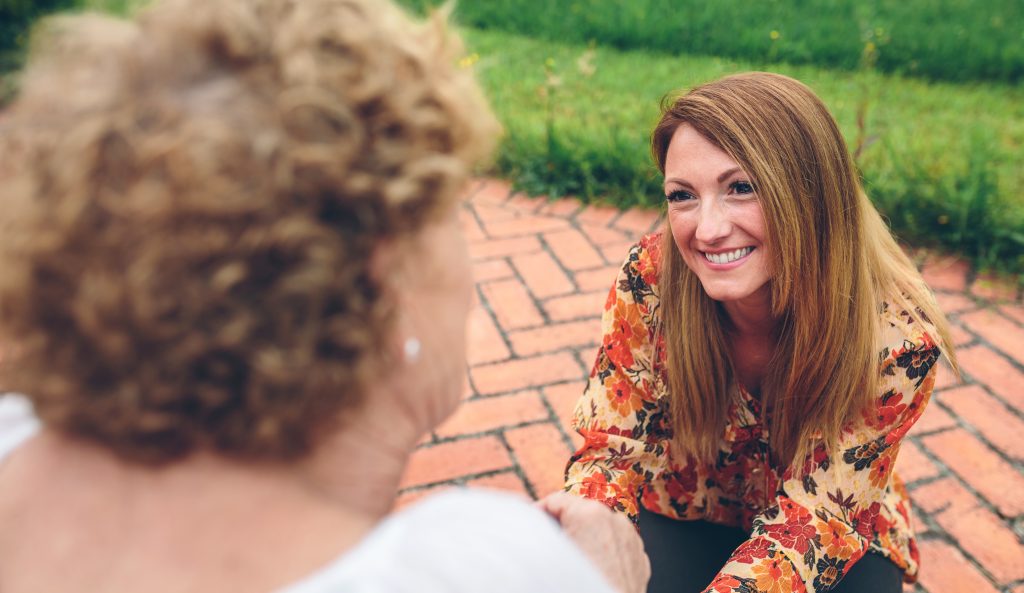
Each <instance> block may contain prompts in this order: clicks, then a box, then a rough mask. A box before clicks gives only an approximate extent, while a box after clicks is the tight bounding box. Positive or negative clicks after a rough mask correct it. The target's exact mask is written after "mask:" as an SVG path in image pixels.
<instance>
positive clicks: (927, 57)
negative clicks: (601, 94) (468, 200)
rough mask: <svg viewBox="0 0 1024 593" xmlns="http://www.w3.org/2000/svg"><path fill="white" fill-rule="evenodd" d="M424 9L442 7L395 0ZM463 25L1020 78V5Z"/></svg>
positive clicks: (819, 0) (624, 44) (974, 0)
mask: <svg viewBox="0 0 1024 593" xmlns="http://www.w3.org/2000/svg"><path fill="white" fill-rule="evenodd" d="M402 2H403V4H405V5H406V6H410V7H413V8H415V9H418V10H421V11H422V10H423V9H424V8H426V7H430V6H436V5H438V4H440V3H441V0H402ZM456 14H457V16H458V18H459V21H460V22H461V23H463V24H465V25H468V26H473V27H478V28H487V29H491V30H502V31H506V32H512V33H519V34H524V35H528V36H531V37H537V38H543V39H548V40H556V41H574V42H581V43H586V42H589V41H591V40H596V41H597V42H598V43H600V44H602V45H605V46H608V47H615V48H619V49H650V50H657V51H662V52H668V53H670V54H679V55H681V54H691V55H714V56H728V57H734V58H744V59H751V60H757V61H759V62H764V63H775V62H788V63H802V64H816V65H819V66H825V67H829V68H840V69H847V70H851V69H856V68H858V67H860V66H861V65H862V64H863V63H864V62H865V61H867V62H874V63H876V64H877V67H878V68H879V69H881V70H882V71H885V72H898V73H904V74H914V75H919V76H923V77H926V78H929V79H934V80H953V81H963V80H997V81H1004V82H1010V83H1013V82H1019V81H1021V80H1022V79H1024V3H1022V2H1021V1H1020V0H869V1H865V0H757V1H751V0H713V1H698V0H463V1H461V2H458V3H457V6H456Z"/></svg>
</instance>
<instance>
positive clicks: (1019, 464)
mask: <svg viewBox="0 0 1024 593" xmlns="http://www.w3.org/2000/svg"><path fill="white" fill-rule="evenodd" d="M969 386H973V387H978V388H980V389H982V391H984V392H986V393H988V392H989V391H988V389H987V387H988V386H987V385H982V384H979V383H971V384H969V385H967V384H965V385H961V386H960V387H969ZM989 395H992V396H993V397H996V396H995V394H992V393H989ZM996 400H997V401H1002V400H1000V399H999V398H998V397H996ZM1004 403H1005V402H1004ZM929 405H932V406H938V407H939V409H940V410H943V411H945V412H946V413H947V414H949V415H950V416H951V417H952V418H953V420H954V421H955V422H956V423H957V427H959V428H961V429H962V430H965V431H967V433H968V434H971V435H973V436H974V437H975V438H977V439H978V440H979V441H981V443H982V444H983V445H985V448H987V449H991V450H992V451H994V452H995V453H996V455H997V456H998V457H999V458H1000V459H1002V460H1003V461H1005V462H1006V463H1008V464H1009V465H1010V467H1012V468H1013V469H1015V470H1017V472H1018V473H1020V474H1021V476H1024V461H1017V460H1016V459H1014V458H1012V457H1010V456H1009V455H1007V454H1006V452H1005V451H1003V450H1002V449H1001V448H1000V447H998V446H996V444H995V443H993V442H991V441H989V440H988V438H987V437H986V436H985V434H984V433H983V432H981V431H980V430H978V428H977V427H975V426H974V425H973V424H970V423H969V422H967V420H965V419H964V418H961V417H960V415H959V414H957V413H956V411H954V410H953V408H951V407H949V406H948V405H947V404H946V403H945V402H943V401H942V400H941V399H938V398H934V397H933V398H932V401H931V402H930V403H929ZM1006 407H1007V408H1009V409H1010V410H1011V411H1013V412H1016V410H1014V409H1013V406H1006ZM1013 415H1014V416H1019V414H1016V413H1014V414H1013ZM940 432H944V431H943V430H937V431H934V432H933V433H929V435H931V434H936V433H940Z"/></svg>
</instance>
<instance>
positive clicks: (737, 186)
mask: <svg viewBox="0 0 1024 593" xmlns="http://www.w3.org/2000/svg"><path fill="white" fill-rule="evenodd" d="M730 187H731V188H732V191H734V192H736V193H738V194H752V193H754V186H753V184H751V183H750V182H749V181H734V182H733V183H732V185H731V186H730Z"/></svg>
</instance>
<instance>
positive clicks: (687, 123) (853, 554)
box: [567, 73, 955, 593]
mask: <svg viewBox="0 0 1024 593" xmlns="http://www.w3.org/2000/svg"><path fill="white" fill-rule="evenodd" d="M651 144H652V152H653V155H654V158H655V161H656V162H657V164H658V167H659V169H660V170H661V171H662V172H663V173H664V175H665V185H664V191H665V197H666V202H667V217H666V218H667V224H666V229H665V230H664V231H663V232H662V233H660V234H656V235H653V236H650V237H646V238H644V239H643V240H642V241H641V242H640V243H639V244H638V245H636V246H634V247H633V249H632V250H631V251H630V253H629V256H628V258H627V260H626V262H625V264H624V266H623V269H622V272H621V273H620V275H619V277H618V279H617V280H616V283H615V286H614V289H613V291H612V294H611V295H610V297H609V300H608V306H607V308H606V312H605V317H604V330H605V336H604V340H603V343H602V347H601V349H600V350H599V352H598V356H597V362H596V363H595V366H594V371H593V372H592V374H591V378H590V382H589V384H588V386H587V389H586V391H585V393H584V395H583V398H582V399H581V401H580V404H579V405H578V407H577V410H576V415H575V425H576V427H577V429H578V430H579V432H580V433H581V434H582V435H583V437H584V439H585V443H584V445H583V447H581V449H580V450H579V451H577V452H576V454H575V455H574V456H573V457H572V459H571V460H570V463H569V466H568V468H567V490H569V491H570V492H573V493H576V494H579V495H582V496H585V497H587V498H592V499H596V500H599V501H602V502H604V503H605V504H607V505H608V506H610V507H611V508H613V509H614V510H616V511H620V512H623V513H625V514H627V515H628V516H629V517H630V518H631V519H633V520H634V521H638V522H639V528H640V532H641V535H642V536H643V539H644V543H645V547H646V549H647V552H648V554H649V555H650V558H651V565H652V578H651V586H650V588H649V591H691V590H699V589H701V588H702V587H705V586H707V587H708V588H707V589H705V590H706V591H717V592H723V593H727V592H734V591H735V592H738V591H776V592H787V591H805V590H806V591H827V590H834V591H861V590H871V591H880V592H893V593H895V592H898V591H899V590H900V587H901V585H900V577H901V576H902V577H904V579H905V580H907V581H909V582H912V581H913V580H914V579H915V578H916V575H917V570H918V553H917V547H916V545H915V543H914V541H913V530H912V528H911V527H910V524H909V521H910V514H909V508H908V504H909V501H908V500H907V497H906V492H905V490H904V488H903V485H902V482H901V481H900V479H899V477H898V476H897V475H895V474H894V473H893V471H892V467H893V463H894V461H895V457H896V454H897V452H898V451H899V445H900V441H901V439H902V437H903V436H904V435H905V434H906V432H907V430H909V428H910V427H911V425H913V423H914V422H915V421H916V420H917V418H918V417H919V416H920V414H921V412H922V411H923V409H924V406H925V404H926V403H927V401H928V398H929V396H930V394H931V390H932V386H933V384H934V379H935V368H936V367H935V364H936V362H937V360H938V358H939V357H940V355H945V356H946V357H947V358H948V359H949V361H950V362H951V363H952V364H953V366H954V367H955V360H954V358H953V352H952V348H951V346H950V341H949V336H948V331H947V327H946V322H945V319H944V318H943V315H942V313H941V311H940V310H939V309H938V307H937V305H936V303H935V301H934V298H933V296H932V295H931V293H930V292H929V290H928V288H927V287H926V286H925V284H924V282H923V280H922V279H921V277H920V275H919V274H918V273H917V271H916V269H915V268H914V266H913V264H912V263H911V262H910V260H909V259H908V258H907V256H906V255H905V254H904V253H903V252H902V251H901V250H900V248H899V246H898V245H897V244H896V242H895V240H894V239H893V237H892V235H891V234H890V233H889V230H888V228H887V227H886V226H885V224H884V223H883V221H882V219H881V217H880V216H879V215H878V213H877V212H876V211H875V209H874V207H873V206H872V205H871V202H870V201H869V200H868V198H867V196H866V194H865V193H864V191H863V190H862V188H861V187H860V184H859V181H858V175H857V172H856V170H855V168H854V165H853V162H852V159H851V158H850V154H849V152H848V150H847V147H846V145H845V143H844V141H843V137H842V135H841V134H840V132H839V129H838V127H837V126H836V124H835V121H834V120H833V118H832V116H831V115H830V114H829V112H828V110H827V109H826V108H825V106H824V104H823V103H822V102H821V101H820V100H819V99H818V98H817V97H816V96H815V95H814V93H813V92H812V91H811V90H810V89H808V88H807V87H806V86H805V85H803V84H801V83H800V82H798V81H796V80H793V79H791V78H787V77H785V76H780V75H776V74H767V73H749V74H742V75H736V76H730V77H726V78H723V79H721V80H718V81H715V82H711V83H708V84H705V85H702V86H699V87H697V88H695V89H693V90H691V91H690V92H688V93H686V94H684V95H682V96H680V97H679V98H678V99H676V100H675V101H673V102H671V103H670V104H667V105H665V106H664V109H663V115H662V118H661V121H660V122H659V124H658V125H657V127H656V128H655V130H654V132H653V134H652V142H651ZM632 319H639V320H640V323H639V324H640V325H642V327H641V328H639V329H637V328H636V327H635V326H636V325H637V323H633V322H626V321H625V320H632ZM624 328H629V331H628V332H625V329H624ZM625 333H628V334H629V335H628V336H625ZM623 344H626V347H623ZM624 402H627V403H628V404H624ZM638 499H639V500H638ZM638 503H639V504H638ZM708 583H711V584H710V585H708Z"/></svg>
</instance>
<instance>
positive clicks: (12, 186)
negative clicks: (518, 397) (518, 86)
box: [0, 0, 497, 463]
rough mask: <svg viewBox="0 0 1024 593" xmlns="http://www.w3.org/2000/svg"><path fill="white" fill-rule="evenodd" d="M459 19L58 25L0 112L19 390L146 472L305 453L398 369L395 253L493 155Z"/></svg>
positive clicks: (296, 12) (229, 17) (365, 0)
mask: <svg viewBox="0 0 1024 593" xmlns="http://www.w3.org/2000/svg"><path fill="white" fill-rule="evenodd" d="M444 21H445V19H444V17H443V16H436V17H435V18H433V19H431V20H429V21H428V22H425V23H414V22H412V21H410V20H409V19H408V18H407V17H406V16H405V15H404V14H403V13H402V12H401V11H400V10H399V9H397V8H395V7H394V6H392V5H391V4H390V3H388V2H383V1H381V0H301V1H299V0H218V1H217V2H208V1H207V0H170V1H166V2H162V3H160V4H158V5H156V6H154V7H152V8H150V9H149V10H147V11H145V12H143V13H141V14H140V15H139V16H138V17H137V18H136V19H135V21H134V22H125V21H120V20H116V19H113V18H108V17H100V16H89V15H86V16H76V17H59V18H57V19H54V20H51V21H50V22H49V23H48V24H47V25H45V26H44V27H43V28H42V29H41V31H40V32H39V33H38V34H37V36H36V40H35V41H34V47H33V50H32V57H31V58H30V61H29V65H28V67H27V68H26V71H25V72H24V74H23V77H22V82H21V87H22V90H21V92H20V96H19V97H18V98H17V99H16V101H15V103H14V104H13V105H12V106H11V108H10V109H9V110H8V111H7V113H6V114H4V115H3V116H0V138H2V140H0V225H2V226H0V270H3V273H2V274H0V336H2V340H3V343H4V344H6V345H7V346H6V348H5V349H4V350H5V352H4V360H3V367H2V380H3V383H4V384H3V387H4V388H6V389H14V390H18V391H22V392H24V393H26V394H27V395H28V396H29V397H30V399H31V400H32V402H33V403H34V405H35V409H36V412H37V414H38V415H39V417H40V418H41V419H42V420H43V422H44V423H45V424H47V425H48V426H51V427H53V428H55V429H57V430H59V431H61V432H64V433H65V434H70V435H73V436H75V437H79V438H85V439H88V440H91V441H93V442H98V443H101V444H102V445H103V446H105V447H107V448H108V449H110V450H112V451H113V452H115V453H116V454H118V455H119V456H121V457H124V458H128V459H133V460H137V461H142V462H146V463H161V462H168V461H172V460H175V459H178V458H181V457H182V456H184V455H186V454H188V453H190V452H192V451H195V450H199V449H204V450H211V451H216V452H219V453H222V454H225V455H229V456H233V457H240V458H249V459H275V460H284V459H292V458H296V457H300V456H302V455H304V454H306V453H307V452H308V451H309V450H310V449H311V448H312V447H313V446H314V445H315V444H316V442H317V439H318V437H319V436H320V435H322V434H323V433H324V432H325V431H326V430H330V429H333V427H334V426H335V425H336V422H337V421H338V418H339V417H340V416H341V415H342V413H343V412H344V410H345V409H348V408H350V407H351V406H353V405H355V404H357V403H358V402H359V399H360V398H359V396H360V394H361V393H363V391H364V390H365V388H366V387H367V386H368V385H369V384H370V382H371V381H372V380H373V377H374V375H375V374H376V373H379V372H380V371H381V370H382V369H383V366H382V365H384V364H386V362H387V360H386V359H387V358H388V355H387V350H388V349H387V348H386V347H385V345H386V342H387V340H388V338H389V335H390V332H391V331H392V323H393V317H394V306H395V305H394V299H393V298H392V292H393V291H392V290H391V289H390V288H389V286H388V282H387V280H386V279H382V278H380V274H379V273H377V272H376V271H375V270H374V269H371V260H372V256H373V254H374V253H375V251H376V250H377V249H378V248H379V247H380V246H381V245H382V244H384V243H385V242H389V243H391V242H396V241H397V242H399V243H402V242H403V241H405V240H407V239H409V238H411V237H415V236H416V235H417V232H418V231H419V230H420V229H421V228H423V227H424V226H425V225H427V224H428V223H430V222H431V221H435V220H438V219H439V218H440V217H442V216H444V215H446V214H448V213H450V212H451V210H452V208H453V207H454V205H455V203H456V200H457V196H458V194H459V192H460V190H461V188H462V185H463V184H464V182H465V180H466V177H467V175H468V172H469V171H470V169H471V167H472V166H473V164H474V163H476V162H477V161H478V160H479V159H480V157H481V156H486V155H488V154H489V153H490V151H491V148H492V144H493V139H494V137H495V135H496V131H497V124H496V122H495V120H494V119H493V116H492V115H491V112H490V111H489V109H488V108H487V106H486V103H485V102H484V100H483V99H482V96H481V94H480V92H479V89H478V88H477V86H476V85H475V83H474V81H473V80H472V76H471V75H470V73H469V72H467V71H465V70H462V69H460V68H458V67H457V66H456V65H455V60H456V58H457V57H458V55H459V52H460V51H461V49H460V45H459V43H458V41H457V40H456V39H455V38H454V37H453V36H452V35H451V34H450V33H449V32H448V31H447V30H446V27H445V24H444Z"/></svg>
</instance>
